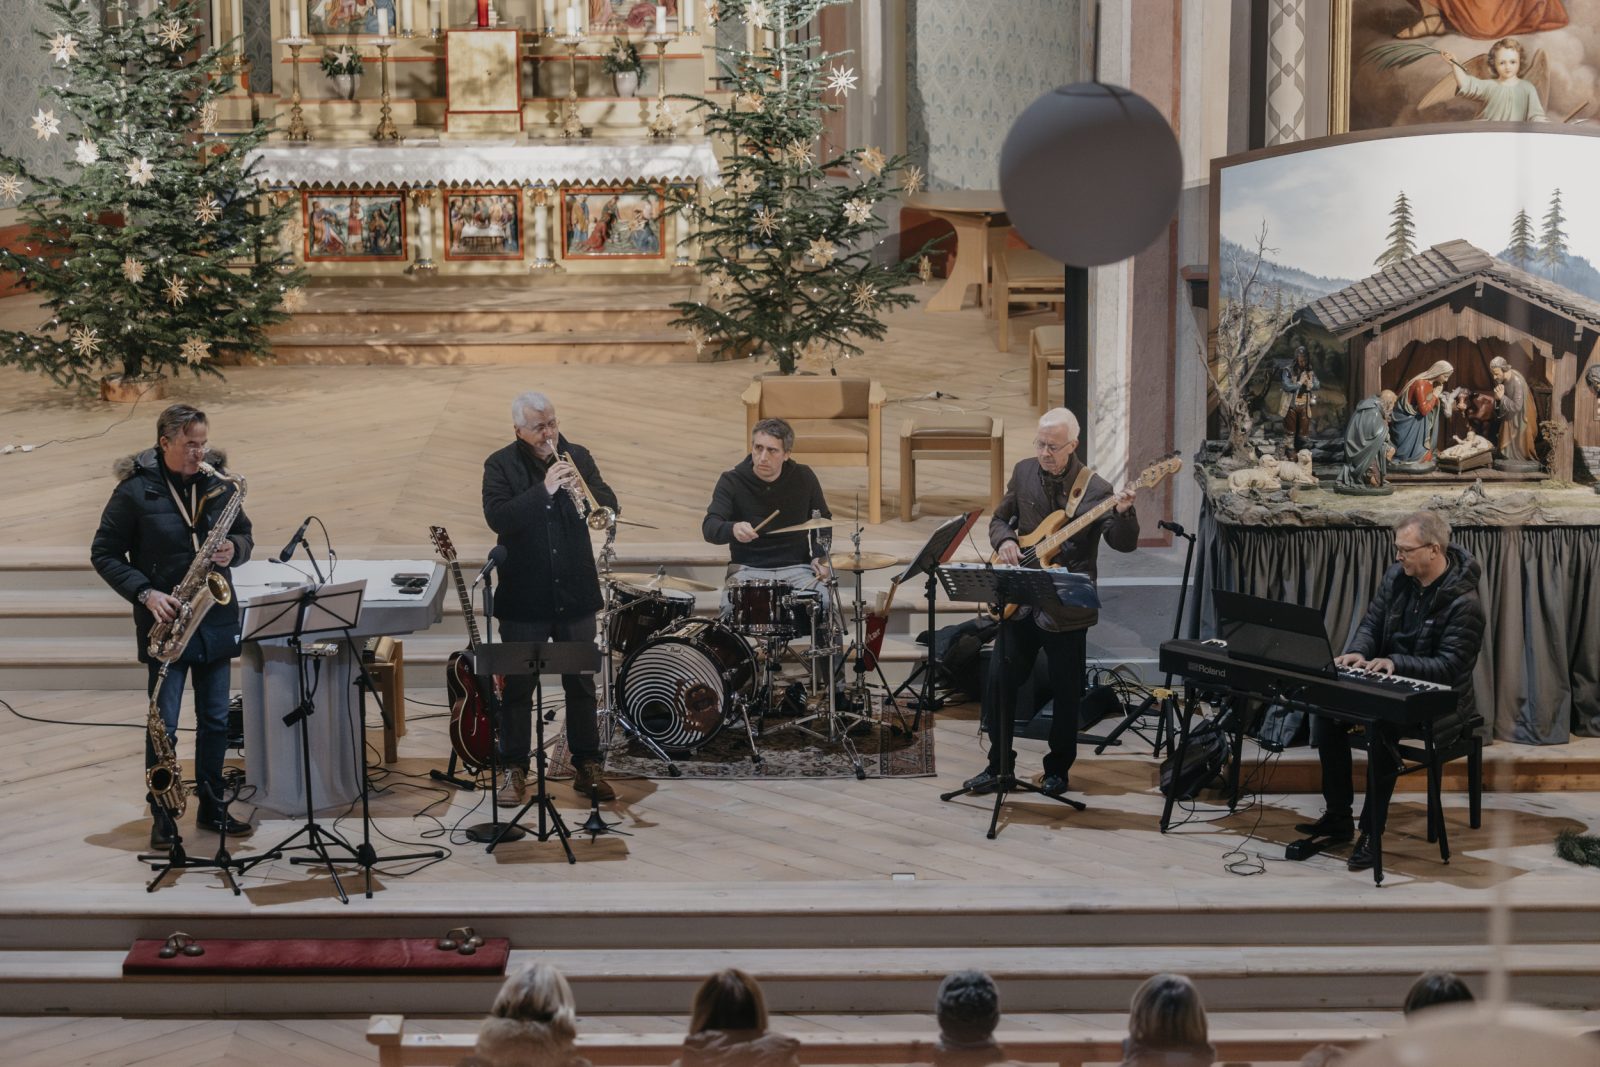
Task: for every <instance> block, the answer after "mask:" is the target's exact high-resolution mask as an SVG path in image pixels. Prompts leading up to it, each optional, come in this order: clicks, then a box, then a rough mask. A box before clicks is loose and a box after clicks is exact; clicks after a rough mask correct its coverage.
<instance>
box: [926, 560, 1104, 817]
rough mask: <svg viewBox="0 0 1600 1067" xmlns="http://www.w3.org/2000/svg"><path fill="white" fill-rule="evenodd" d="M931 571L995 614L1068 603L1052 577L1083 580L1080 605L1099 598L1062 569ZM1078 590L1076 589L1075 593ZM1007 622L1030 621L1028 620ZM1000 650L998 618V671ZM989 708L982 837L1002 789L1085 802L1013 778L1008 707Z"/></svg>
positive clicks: (1080, 806) (1001, 800)
mask: <svg viewBox="0 0 1600 1067" xmlns="http://www.w3.org/2000/svg"><path fill="white" fill-rule="evenodd" d="M937 570H938V574H939V577H940V580H941V581H942V582H943V583H944V587H945V591H946V592H947V593H949V594H950V597H951V598H952V599H959V600H976V601H978V602H980V603H983V602H987V603H990V604H993V605H995V606H996V607H997V608H998V609H999V610H998V611H997V612H996V615H997V616H1000V617H1003V616H1004V612H1005V608H1006V607H1007V606H1008V605H1011V604H1017V605H1022V606H1028V607H1034V608H1040V607H1044V606H1047V605H1055V606H1057V607H1062V606H1068V605H1066V604H1065V603H1064V602H1063V601H1062V599H1061V594H1060V593H1059V592H1058V591H1057V588H1056V582H1057V581H1058V580H1060V581H1068V580H1073V579H1076V580H1077V581H1078V582H1082V583H1085V585H1086V586H1087V592H1088V594H1089V596H1088V599H1089V600H1092V601H1093V604H1087V603H1085V604H1083V605H1081V606H1085V607H1089V606H1093V607H1098V606H1099V598H1098V597H1096V596H1094V586H1093V584H1092V583H1090V582H1089V581H1088V579H1087V578H1085V577H1084V576H1082V575H1074V574H1062V573H1060V572H1052V571H1042V570H1033V569H1029V568H1024V567H996V566H994V565H993V564H989V565H987V566H972V565H967V566H962V567H960V568H959V569H958V568H955V567H948V566H941V567H938V568H937ZM1081 592H1082V591H1081V590H1080V591H1079V593H1080V595H1081ZM1074 599H1077V597H1074ZM1013 625H1032V622H1031V621H1030V622H1026V623H1017V624H1013ZM1005 649H1006V624H1005V623H1004V622H1002V623H1001V624H1000V633H999V635H998V636H997V637H996V639H995V653H994V660H993V661H992V662H994V663H997V664H999V665H1000V669H1001V670H1004V669H1005V662H1006V658H1005ZM928 652H929V654H930V655H932V652H933V647H932V645H931V644H930V645H929V648H928ZM991 669H992V668H991ZM995 713H996V714H997V715H999V723H998V726H999V729H998V731H997V732H998V735H999V736H998V737H997V738H996V739H995V742H994V744H995V746H996V747H997V748H999V750H1000V773H999V774H997V775H996V776H995V788H994V814H993V815H992V816H991V817H990V819H989V832H988V833H987V834H986V835H985V836H987V837H988V838H989V840H991V841H993V840H994V838H995V835H996V834H997V833H999V826H1000V809H1001V807H1003V806H1004V805H1005V803H1006V795H1007V794H1008V793H1033V794H1036V795H1038V796H1041V797H1045V798H1047V799H1049V800H1055V801H1058V802H1060V803H1062V804H1065V805H1067V806H1068V807H1070V808H1072V809H1074V810H1076V811H1083V810H1084V809H1085V808H1086V807H1087V806H1088V805H1086V804H1084V803H1083V802H1082V801H1078V800H1074V799H1072V798H1071V797H1068V796H1052V795H1051V794H1049V793H1046V792H1045V791H1044V790H1042V789H1040V788H1039V787H1038V786H1036V785H1034V784H1033V783H1032V782H1025V781H1022V780H1020V779H1018V778H1017V776H1016V767H1015V761H1014V759H1013V757H1012V752H1011V745H1012V730H1013V724H1012V716H1011V714H1010V709H1009V708H1007V709H1000V708H999V707H998V706H997V707H996V711H995ZM977 795H983V794H979V793H977V791H976V790H971V789H967V788H965V787H963V788H961V789H952V790H951V791H950V792H948V793H941V794H940V795H939V799H940V800H946V801H948V800H954V799H955V798H956V797H962V796H977Z"/></svg>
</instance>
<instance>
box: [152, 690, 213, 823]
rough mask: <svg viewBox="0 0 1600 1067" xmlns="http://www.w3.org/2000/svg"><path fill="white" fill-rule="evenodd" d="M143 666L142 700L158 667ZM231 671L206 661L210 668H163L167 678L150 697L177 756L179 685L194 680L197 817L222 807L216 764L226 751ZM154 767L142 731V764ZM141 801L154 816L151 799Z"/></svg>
mask: <svg viewBox="0 0 1600 1067" xmlns="http://www.w3.org/2000/svg"><path fill="white" fill-rule="evenodd" d="M146 666H147V667H148V668H149V671H150V676H149V680H148V681H147V682H146V684H145V693H146V694H147V695H148V694H149V693H150V692H151V691H152V690H154V689H155V685H156V674H157V673H158V672H159V671H160V669H161V664H159V663H149V664H146ZM231 667H232V661H231V660H227V659H218V660H212V661H211V662H210V663H183V662H177V663H173V664H172V665H171V666H170V667H168V668H167V679H166V681H165V682H163V683H162V685H161V695H160V696H159V697H157V698H156V707H157V709H158V710H159V711H160V712H161V721H162V722H164V723H166V726H167V741H168V742H169V743H171V744H172V746H173V751H174V752H177V736H178V708H179V707H180V706H181V705H182V703H183V682H184V679H185V678H186V677H187V678H193V679H194V708H195V713H194V718H195V727H196V729H195V739H194V764H195V782H196V786H195V788H196V790H197V793H198V796H199V800H200V817H201V818H209V817H211V816H214V815H217V814H220V813H221V811H222V809H224V808H225V807H226V805H225V804H223V803H222V760H223V757H224V756H225V755H226V754H227V751H228V682H229V680H230V669H231ZM155 763H156V752H155V746H153V745H152V744H151V743H150V735H149V732H148V731H146V733H145V739H144V765H145V767H146V768H147V769H148V768H150V767H153V766H155ZM206 786H210V787H211V795H212V796H213V797H215V798H216V800H217V802H216V803H212V802H211V801H209V800H207V798H206V790H205V787H206ZM145 800H146V802H148V803H149V804H150V808H151V811H152V812H153V811H155V803H154V800H153V799H152V798H151V797H150V796H149V794H146V795H145Z"/></svg>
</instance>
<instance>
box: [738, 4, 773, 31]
mask: <svg viewBox="0 0 1600 1067" xmlns="http://www.w3.org/2000/svg"><path fill="white" fill-rule="evenodd" d="M744 20H745V21H746V22H748V23H750V24H751V25H752V26H755V27H757V28H759V29H763V30H764V29H766V28H767V23H769V22H771V21H772V13H771V12H770V11H768V10H767V5H766V4H764V3H762V2H761V0H755V2H754V3H752V4H751V5H750V6H749V7H747V8H745V9H744Z"/></svg>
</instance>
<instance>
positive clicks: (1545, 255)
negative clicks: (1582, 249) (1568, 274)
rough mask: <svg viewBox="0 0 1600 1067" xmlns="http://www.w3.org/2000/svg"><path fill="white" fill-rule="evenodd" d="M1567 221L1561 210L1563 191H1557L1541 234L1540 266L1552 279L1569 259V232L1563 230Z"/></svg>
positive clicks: (1551, 201) (1552, 196)
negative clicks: (1563, 225) (1557, 269)
mask: <svg viewBox="0 0 1600 1067" xmlns="http://www.w3.org/2000/svg"><path fill="white" fill-rule="evenodd" d="M1566 221H1567V216H1566V214H1565V213H1564V212H1563V211H1562V210H1561V190H1560V189H1557V190H1556V191H1555V192H1553V193H1551V194H1550V210H1548V211H1546V212H1545V213H1544V228H1543V229H1542V230H1541V231H1540V232H1539V266H1541V267H1543V268H1544V269H1545V270H1546V271H1547V272H1549V274H1550V275H1551V276H1552V277H1553V276H1554V275H1555V272H1556V268H1558V267H1560V266H1561V264H1562V263H1564V262H1566V259H1567V232H1566V231H1565V230H1563V229H1562V228H1561V226H1562V224H1563V223H1565V222H1566Z"/></svg>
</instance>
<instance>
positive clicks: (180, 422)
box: [156, 404, 206, 447]
mask: <svg viewBox="0 0 1600 1067" xmlns="http://www.w3.org/2000/svg"><path fill="white" fill-rule="evenodd" d="M205 421H206V413H205V412H203V411H201V410H200V409H199V408H197V407H193V406H191V405H189V404H172V405H170V406H168V408H167V410H165V411H163V412H162V413H161V414H160V415H157V416H156V445H157V446H158V447H159V446H160V444H161V442H162V441H176V440H178V438H180V437H182V436H184V435H185V434H187V433H188V432H189V427H191V426H195V425H199V424H203V423H204V422H205Z"/></svg>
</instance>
